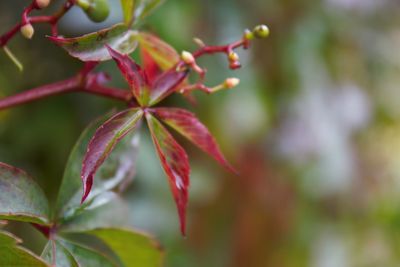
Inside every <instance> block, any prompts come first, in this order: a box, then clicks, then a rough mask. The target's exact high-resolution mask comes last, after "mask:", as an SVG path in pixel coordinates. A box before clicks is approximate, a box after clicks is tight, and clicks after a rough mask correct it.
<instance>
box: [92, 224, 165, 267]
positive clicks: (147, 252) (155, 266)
mask: <svg viewBox="0 0 400 267" xmlns="http://www.w3.org/2000/svg"><path fill="white" fill-rule="evenodd" d="M87 233H88V234H91V235H94V236H96V237H98V238H99V239H101V240H102V241H103V242H104V243H105V244H106V245H108V246H109V247H110V248H111V249H112V250H113V251H114V253H115V254H116V255H117V256H118V257H119V259H120V260H121V262H122V263H123V265H124V266H125V267H138V266H146V267H159V266H161V265H162V263H163V252H162V250H161V248H160V246H159V244H158V243H156V242H155V241H154V240H153V239H152V238H150V237H149V236H147V235H144V234H142V233H138V232H133V231H131V230H126V229H117V228H108V229H106V228H104V229H96V230H93V231H89V232H87Z"/></svg>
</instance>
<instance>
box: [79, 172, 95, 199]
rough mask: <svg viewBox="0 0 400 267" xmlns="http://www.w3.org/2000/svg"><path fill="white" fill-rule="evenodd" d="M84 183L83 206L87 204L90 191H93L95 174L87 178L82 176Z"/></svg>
mask: <svg viewBox="0 0 400 267" xmlns="http://www.w3.org/2000/svg"><path fill="white" fill-rule="evenodd" d="M82 181H83V195H82V199H81V204H83V202H85V200H86V199H87V197H88V196H89V193H90V191H91V190H92V185H93V174H91V175H89V176H87V177H85V176H82Z"/></svg>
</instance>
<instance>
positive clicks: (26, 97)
mask: <svg viewBox="0 0 400 267" xmlns="http://www.w3.org/2000/svg"><path fill="white" fill-rule="evenodd" d="M93 75H95V74H93ZM69 92H86V93H90V94H95V95H100V96H104V97H108V98H112V99H116V100H120V101H124V102H129V101H130V100H131V93H130V92H129V91H127V90H122V89H118V88H110V87H105V86H102V85H100V84H98V83H91V84H90V85H84V84H82V79H81V78H80V77H79V76H78V77H72V78H70V79H67V80H63V81H59V82H56V83H52V84H48V85H44V86H40V87H37V88H34V89H30V90H27V91H24V92H22V93H19V94H16V95H13V96H9V97H6V98H3V99H0V110H3V109H6V108H10V107H15V106H18V105H22V104H26V103H29V102H32V101H35V100H38V99H41V98H44V97H47V96H52V95H58V94H63V93H69Z"/></svg>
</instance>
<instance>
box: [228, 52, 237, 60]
mask: <svg viewBox="0 0 400 267" xmlns="http://www.w3.org/2000/svg"><path fill="white" fill-rule="evenodd" d="M228 59H229V61H231V62H236V61H238V60H239V55H238V54H237V53H235V52H230V53H229V55H228Z"/></svg>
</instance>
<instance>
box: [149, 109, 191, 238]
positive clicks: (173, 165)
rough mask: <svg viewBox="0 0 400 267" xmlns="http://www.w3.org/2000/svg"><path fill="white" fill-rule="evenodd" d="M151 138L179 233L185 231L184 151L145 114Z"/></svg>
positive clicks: (186, 169)
mask: <svg viewBox="0 0 400 267" xmlns="http://www.w3.org/2000/svg"><path fill="white" fill-rule="evenodd" d="M146 119H147V123H148V125H149V129H150V132H151V136H152V139H153V142H154V145H155V147H156V150H157V153H158V156H159V158H160V161H161V164H162V167H163V169H164V171H165V173H166V174H167V176H168V181H169V184H170V187H171V190H172V194H173V196H174V199H175V202H176V206H177V208H178V213H179V219H180V224H181V232H182V234H183V235H185V231H186V206H187V201H188V187H189V175H190V166H189V160H188V156H187V154H186V152H185V150H184V149H183V148H182V147H181V146H180V145H179V144H178V143H177V142H176V141H175V139H174V138H173V137H172V135H171V134H170V133H169V132H168V131H167V129H165V128H164V126H163V125H162V124H161V123H160V122H159V121H158V120H157V119H156V118H154V117H153V116H152V115H150V114H149V113H147V114H146Z"/></svg>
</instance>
